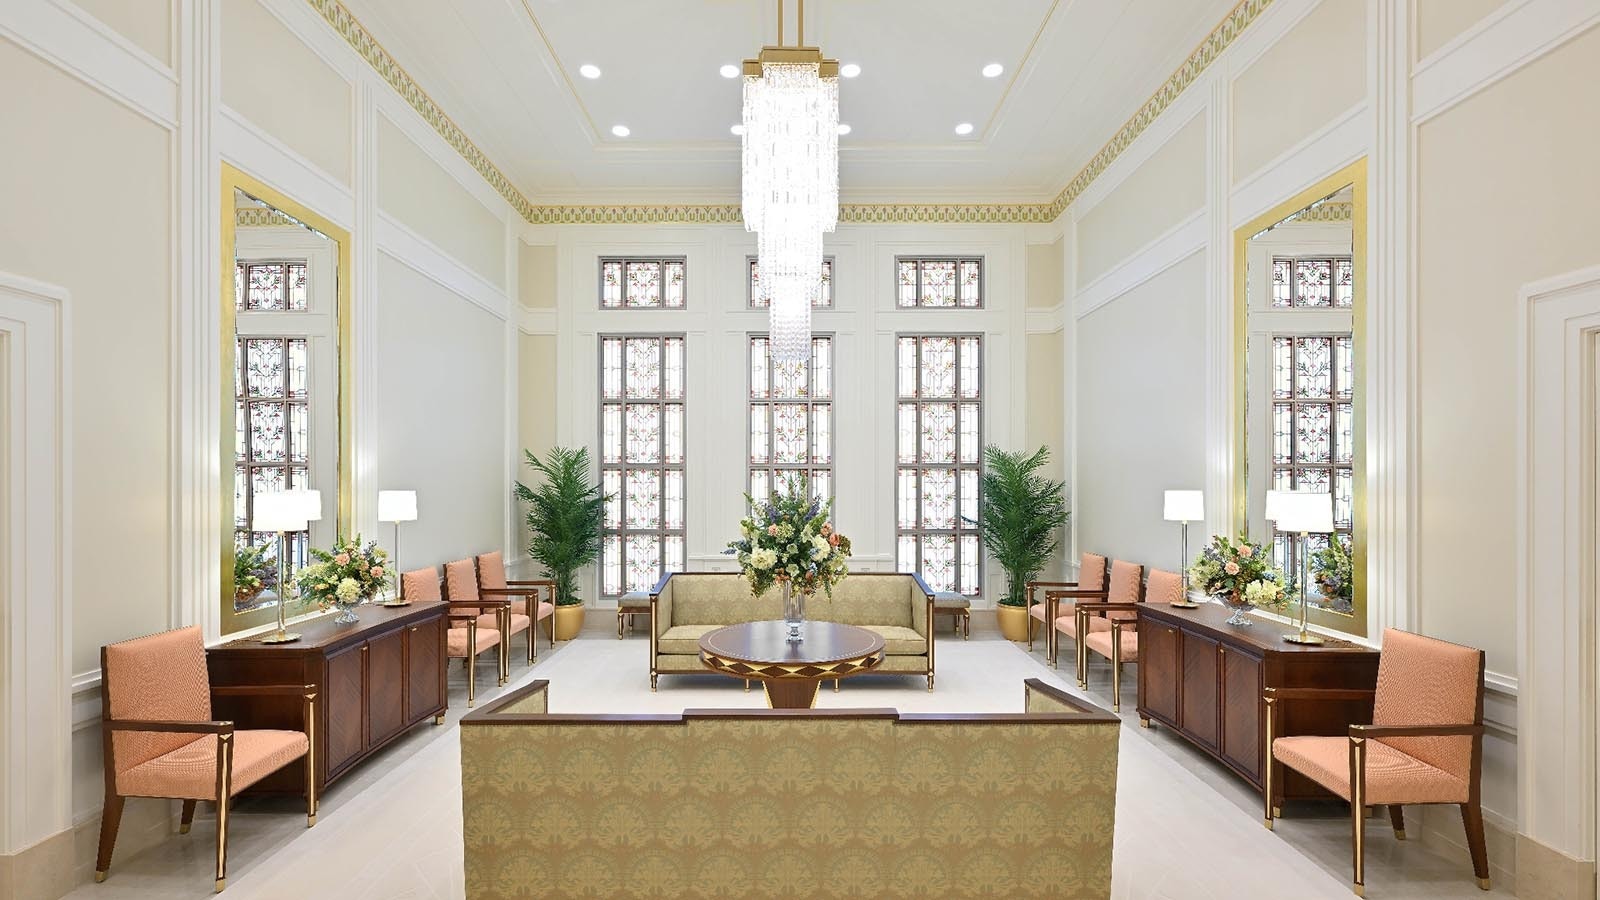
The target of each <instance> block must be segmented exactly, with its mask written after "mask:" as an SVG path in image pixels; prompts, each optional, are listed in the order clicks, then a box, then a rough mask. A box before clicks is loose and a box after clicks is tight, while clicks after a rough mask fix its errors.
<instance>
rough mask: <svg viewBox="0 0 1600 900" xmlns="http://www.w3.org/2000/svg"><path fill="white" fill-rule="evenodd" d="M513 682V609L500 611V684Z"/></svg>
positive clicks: (507, 608)
mask: <svg viewBox="0 0 1600 900" xmlns="http://www.w3.org/2000/svg"><path fill="white" fill-rule="evenodd" d="M510 681H511V608H510V607H502V608H501V609H500V683H501V684H502V685H503V684H506V683H508V682H510Z"/></svg>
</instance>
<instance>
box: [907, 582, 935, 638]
mask: <svg viewBox="0 0 1600 900" xmlns="http://www.w3.org/2000/svg"><path fill="white" fill-rule="evenodd" d="M910 603H911V630H912V631H915V632H916V633H917V634H919V635H921V636H923V637H924V638H926V637H927V636H928V634H929V631H930V630H931V628H932V625H931V622H932V619H933V595H932V594H928V593H924V592H923V591H922V588H921V586H920V585H919V584H917V583H916V582H912V583H911V599H910Z"/></svg>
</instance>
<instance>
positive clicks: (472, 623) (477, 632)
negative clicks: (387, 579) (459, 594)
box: [400, 567, 501, 706]
mask: <svg viewBox="0 0 1600 900" xmlns="http://www.w3.org/2000/svg"><path fill="white" fill-rule="evenodd" d="M400 594H401V596H402V597H404V598H405V599H407V600H412V601H443V600H444V594H443V593H442V592H441V591H440V590H439V570H438V569H435V568H431V567H430V568H426V569H413V570H412V571H410V572H406V573H405V574H403V575H401V576H400ZM449 602H450V607H451V608H450V611H449V612H448V613H447V614H446V616H447V620H448V622H449V626H450V627H449V629H448V630H447V631H446V632H445V656H446V658H448V659H459V660H463V661H465V663H466V666H467V705H468V706H471V705H472V704H473V703H475V702H477V699H478V666H477V661H478V657H479V656H480V655H481V654H483V653H484V651H486V650H498V649H500V648H501V641H500V629H499V628H498V627H487V628H483V627H479V626H480V624H481V621H482V619H483V618H484V616H483V611H482V609H481V608H480V607H479V604H477V603H475V602H474V603H461V602H459V601H454V600H452V601H449ZM491 618H492V617H491ZM499 662H500V660H499V656H498V655H497V656H496V658H495V672H496V674H497V675H498V674H499V671H500V666H499Z"/></svg>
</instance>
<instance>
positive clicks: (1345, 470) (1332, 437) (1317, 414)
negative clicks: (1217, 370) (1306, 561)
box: [1271, 333, 1355, 612]
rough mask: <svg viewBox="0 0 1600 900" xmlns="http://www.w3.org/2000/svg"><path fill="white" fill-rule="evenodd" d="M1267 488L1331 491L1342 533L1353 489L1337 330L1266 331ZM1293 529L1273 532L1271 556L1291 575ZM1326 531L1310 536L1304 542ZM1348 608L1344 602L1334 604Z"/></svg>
mask: <svg viewBox="0 0 1600 900" xmlns="http://www.w3.org/2000/svg"><path fill="white" fill-rule="evenodd" d="M1271 406H1272V432H1271V433H1272V487H1273V488H1274V489H1276V490H1286V491H1307V492H1311V493H1324V492H1328V493H1332V494H1333V524H1334V529H1335V531H1336V532H1337V533H1338V534H1339V535H1340V537H1341V538H1342V539H1344V540H1346V541H1348V540H1350V537H1351V530H1352V528H1353V526H1354V522H1353V521H1352V517H1351V504H1352V501H1353V494H1354V491H1355V469H1354V462H1355V345H1354V342H1353V341H1352V339H1351V336H1350V335H1349V334H1348V333H1345V334H1297V335H1292V336H1286V335H1280V336H1274V337H1273V338H1272V404H1271ZM1297 543H1298V542H1297V541H1296V540H1295V536H1294V535H1291V534H1277V535H1276V536H1275V537H1274V540H1273V556H1274V558H1275V561H1276V562H1277V563H1278V564H1279V565H1281V566H1283V567H1284V571H1285V572H1289V573H1291V574H1292V575H1294V577H1299V572H1300V560H1299V557H1298V555H1297V554H1298V552H1299V549H1298V547H1297V546H1296V545H1297ZM1326 543H1327V538H1325V537H1318V536H1316V535H1313V536H1312V538H1311V541H1310V549H1311V551H1313V552H1315V551H1316V550H1317V548H1318V547H1320V546H1325V545H1326ZM1339 611H1341V612H1349V609H1340V610H1339Z"/></svg>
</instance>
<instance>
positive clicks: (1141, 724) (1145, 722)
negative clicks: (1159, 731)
mask: <svg viewBox="0 0 1600 900" xmlns="http://www.w3.org/2000/svg"><path fill="white" fill-rule="evenodd" d="M1139 727H1140V728H1149V727H1150V720H1149V719H1146V718H1144V717H1143V716H1140V717H1139Z"/></svg>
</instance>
